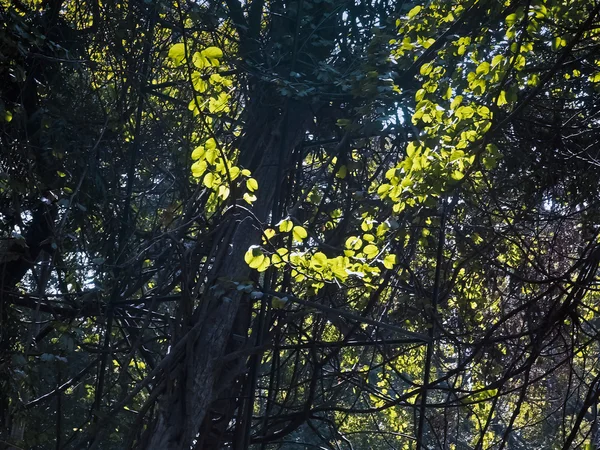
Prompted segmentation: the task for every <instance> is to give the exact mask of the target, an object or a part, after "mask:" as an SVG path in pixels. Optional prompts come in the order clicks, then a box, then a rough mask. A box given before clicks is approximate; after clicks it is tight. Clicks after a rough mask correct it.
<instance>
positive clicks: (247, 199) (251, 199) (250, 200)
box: [243, 192, 256, 204]
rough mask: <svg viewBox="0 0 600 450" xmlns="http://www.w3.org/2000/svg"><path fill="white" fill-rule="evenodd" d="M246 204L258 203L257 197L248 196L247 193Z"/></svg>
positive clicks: (245, 195) (245, 196)
mask: <svg viewBox="0 0 600 450" xmlns="http://www.w3.org/2000/svg"><path fill="white" fill-rule="evenodd" d="M243 198H244V200H245V201H246V203H249V204H252V202H255V201H256V195H252V194H248V193H247V192H246V193H245V194H244V196H243Z"/></svg>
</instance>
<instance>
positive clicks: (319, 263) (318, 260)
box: [310, 252, 327, 270]
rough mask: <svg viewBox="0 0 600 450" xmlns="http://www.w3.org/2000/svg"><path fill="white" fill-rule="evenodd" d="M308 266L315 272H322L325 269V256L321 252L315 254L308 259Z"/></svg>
mask: <svg viewBox="0 0 600 450" xmlns="http://www.w3.org/2000/svg"><path fill="white" fill-rule="evenodd" d="M310 266H311V267H312V268H313V269H315V270H322V269H323V268H324V267H327V256H326V255H325V254H324V253H322V252H317V253H315V254H314V255H312V258H310Z"/></svg>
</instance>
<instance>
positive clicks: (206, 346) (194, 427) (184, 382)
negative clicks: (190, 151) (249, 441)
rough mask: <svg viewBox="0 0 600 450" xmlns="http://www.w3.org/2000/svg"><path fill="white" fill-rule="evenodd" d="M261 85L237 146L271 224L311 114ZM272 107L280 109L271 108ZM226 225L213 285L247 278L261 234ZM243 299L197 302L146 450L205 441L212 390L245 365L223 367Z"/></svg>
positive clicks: (235, 294)
mask: <svg viewBox="0 0 600 450" xmlns="http://www.w3.org/2000/svg"><path fill="white" fill-rule="evenodd" d="M259 86H260V89H258V86H257V89H255V92H259V93H260V94H259V95H258V98H256V97H255V99H254V100H253V101H252V103H251V106H250V108H249V109H248V110H249V114H248V115H249V120H248V122H247V124H246V127H245V133H244V135H243V136H244V137H243V138H242V140H241V142H240V163H241V164H242V165H244V166H245V167H249V168H250V169H251V170H252V173H253V177H254V178H256V180H257V181H258V184H259V191H258V200H257V201H256V202H255V204H254V206H253V208H252V212H253V213H254V215H255V216H256V218H258V220H260V221H261V222H262V223H264V222H267V221H268V219H269V216H270V213H271V208H272V206H273V200H274V193H275V192H276V190H277V189H279V188H280V183H281V180H282V179H283V173H284V171H285V170H286V169H287V165H288V162H289V159H290V155H291V154H292V151H293V149H294V148H295V147H296V145H298V143H299V142H300V140H301V139H302V136H303V135H304V132H305V129H306V125H307V122H308V120H309V119H310V118H311V113H310V108H309V107H308V106H307V105H303V104H300V103H298V102H295V101H292V100H282V99H281V98H278V96H272V97H271V99H274V100H275V101H273V100H271V99H266V98H265V97H264V96H263V95H264V94H265V93H269V92H272V91H273V88H272V87H271V86H265V85H259ZM267 100H271V101H269V102H268V103H271V105H269V104H268V103H267ZM273 103H277V104H278V105H276V106H275V107H274V106H273ZM230 226H232V227H234V228H235V229H234V231H233V233H231V234H230V235H231V239H229V241H227V242H222V243H221V246H224V247H225V248H227V247H228V246H231V248H230V250H229V251H228V255H230V256H228V258H229V259H228V260H227V261H226V262H225V264H223V265H222V267H221V268H220V269H217V271H216V272H215V273H214V274H213V277H212V279H214V280H217V279H220V278H223V277H224V278H228V279H249V277H250V274H251V269H250V268H249V267H248V266H247V264H246V263H245V261H244V254H245V252H246V250H247V249H248V248H249V247H250V246H251V245H252V244H256V243H257V242H259V241H260V230H259V229H258V228H257V226H256V222H255V221H254V220H253V219H251V218H250V217H249V216H248V217H243V218H241V220H236V222H233V221H232V223H231V224H230ZM207 292H210V291H207ZM243 295H244V294H243V293H241V292H239V291H231V292H228V293H227V295H225V296H222V297H216V296H215V295H213V294H209V295H207V298H204V299H202V301H201V302H200V305H202V304H206V302H208V307H207V308H206V309H205V313H204V314H203V315H202V316H201V317H200V318H199V319H198V320H199V321H200V322H201V324H200V331H199V333H198V338H197V340H196V341H195V342H193V343H190V344H189V345H188V348H187V350H186V355H185V356H184V358H182V361H181V362H180V364H179V367H178V368H177V369H176V370H175V371H174V373H173V377H174V380H173V383H172V385H171V390H170V392H169V394H168V396H167V398H165V401H164V402H163V403H162V405H161V410H160V412H159V415H158V419H157V423H156V425H155V427H154V429H153V430H152V431H151V433H152V436H151V438H150V443H149V445H148V447H147V448H148V449H150V450H159V449H160V450H183V449H186V450H187V449H189V448H190V447H191V446H192V445H193V443H194V441H196V440H197V439H202V438H203V437H202V436H198V433H199V431H200V428H201V424H202V422H203V420H204V418H205V417H206V415H207V412H208V410H209V408H210V405H211V404H212V403H213V402H214V401H215V399H216V398H215V397H216V395H215V388H218V389H219V390H222V389H224V388H225V389H226V388H227V386H223V385H222V383H223V382H224V380H228V381H227V383H231V382H233V380H235V378H236V376H237V375H238V374H239V370H240V369H241V368H242V367H243V364H236V365H234V366H236V368H234V369H231V370H234V371H235V372H237V373H235V372H234V373H223V371H222V367H221V360H222V358H223V356H224V355H225V354H226V350H227V344H228V341H229V339H230V336H231V332H232V328H233V326H234V323H235V322H236V316H237V314H238V310H239V308H240V304H241V302H242V296H243ZM245 337H247V330H246V335H245ZM240 366H242V367H240ZM219 383H221V384H219Z"/></svg>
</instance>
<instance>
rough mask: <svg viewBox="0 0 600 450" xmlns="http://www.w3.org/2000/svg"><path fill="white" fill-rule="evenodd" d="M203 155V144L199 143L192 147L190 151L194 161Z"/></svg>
mask: <svg viewBox="0 0 600 450" xmlns="http://www.w3.org/2000/svg"><path fill="white" fill-rule="evenodd" d="M203 156H204V146H202V145H200V146H198V147H196V148H195V149H194V151H193V152H192V159H193V160H194V161H196V160H198V159H200V158H202V157H203Z"/></svg>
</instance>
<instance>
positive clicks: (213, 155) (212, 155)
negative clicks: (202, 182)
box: [205, 148, 217, 164]
mask: <svg viewBox="0 0 600 450" xmlns="http://www.w3.org/2000/svg"><path fill="white" fill-rule="evenodd" d="M205 156H206V160H207V161H208V162H209V163H211V164H214V163H215V160H216V159H217V150H216V149H214V148H211V149H210V150H207V151H206V155H205Z"/></svg>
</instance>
